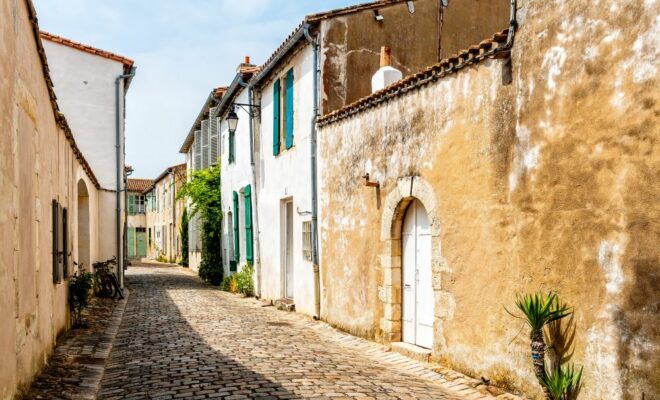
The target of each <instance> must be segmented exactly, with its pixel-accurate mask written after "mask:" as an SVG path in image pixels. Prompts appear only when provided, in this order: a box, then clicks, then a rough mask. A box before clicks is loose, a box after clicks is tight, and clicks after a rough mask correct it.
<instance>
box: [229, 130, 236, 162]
mask: <svg viewBox="0 0 660 400" xmlns="http://www.w3.org/2000/svg"><path fill="white" fill-rule="evenodd" d="M234 135H235V134H234V133H230V134H229V164H233V163H234V160H235V157H236V156H235V152H236V139H235V137H234Z"/></svg>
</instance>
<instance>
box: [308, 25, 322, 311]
mask: <svg viewBox="0 0 660 400" xmlns="http://www.w3.org/2000/svg"><path fill="white" fill-rule="evenodd" d="M309 29H310V25H309V24H305V27H304V34H305V38H306V39H307V40H308V41H309V43H311V45H312V47H313V51H314V61H313V64H312V66H313V67H312V68H313V80H314V89H313V90H314V111H313V113H312V120H311V121H310V123H311V141H310V146H311V157H310V163H311V175H312V176H311V178H312V268H313V270H314V318H316V319H320V318H321V271H320V267H319V251H318V232H319V229H318V198H317V171H316V161H317V155H316V119H317V118H318V114H319V93H318V86H319V67H318V58H319V44H318V35H317V36H314V37H312V35H311V34H310V32H309Z"/></svg>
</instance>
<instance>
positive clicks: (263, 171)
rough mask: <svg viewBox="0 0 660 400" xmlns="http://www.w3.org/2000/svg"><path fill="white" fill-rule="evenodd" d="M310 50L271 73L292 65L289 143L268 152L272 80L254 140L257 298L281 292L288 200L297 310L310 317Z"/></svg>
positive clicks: (279, 295) (283, 71) (263, 97)
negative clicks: (306, 224) (305, 235)
mask: <svg viewBox="0 0 660 400" xmlns="http://www.w3.org/2000/svg"><path fill="white" fill-rule="evenodd" d="M312 64H313V52H312V48H311V46H306V47H305V48H304V49H302V50H301V51H300V52H299V53H298V54H296V55H295V56H294V57H293V58H292V59H291V60H290V61H289V63H288V64H286V65H282V66H281V67H280V69H279V70H276V71H275V74H276V76H283V75H284V74H286V72H287V71H288V70H289V68H291V66H293V68H294V146H293V147H292V148H291V149H289V150H282V151H281V152H280V154H279V155H278V156H273V82H269V83H268V84H267V85H266V86H265V88H264V89H263V92H262V93H261V127H260V138H261V140H260V141H259V159H258V160H257V163H258V166H257V167H258V169H259V182H258V185H257V186H258V187H257V190H258V199H259V204H258V208H259V209H258V211H259V241H260V246H261V270H262V283H261V285H262V288H261V289H262V292H261V293H262V297H263V298H266V299H279V298H282V297H283V296H284V292H283V291H284V286H283V284H282V283H283V279H284V273H283V267H284V263H283V258H282V257H283V252H284V247H283V241H282V239H281V230H282V216H281V210H282V201H283V200H285V199H289V198H290V199H292V200H293V210H294V218H293V242H294V243H293V264H294V300H295V304H296V310H297V311H300V312H303V313H305V314H310V315H313V314H314V312H315V310H314V273H313V270H312V263H311V262H310V261H305V260H304V259H303V255H302V223H303V221H311V214H308V215H301V214H299V213H297V212H296V210H299V211H300V212H301V213H302V212H310V211H311V209H312V204H311V175H310V129H311V120H312V115H313V99H314V93H313V84H314V82H313V67H312Z"/></svg>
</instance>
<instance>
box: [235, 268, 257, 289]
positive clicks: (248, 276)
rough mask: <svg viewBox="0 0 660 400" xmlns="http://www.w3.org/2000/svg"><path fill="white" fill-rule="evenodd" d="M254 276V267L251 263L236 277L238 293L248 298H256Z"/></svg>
mask: <svg viewBox="0 0 660 400" xmlns="http://www.w3.org/2000/svg"><path fill="white" fill-rule="evenodd" d="M253 275H254V267H253V266H252V264H250V263H248V264H247V265H246V266H244V267H243V269H241V271H240V272H238V273H236V274H235V275H234V277H235V279H236V286H237V289H238V293H242V294H244V295H246V296H254V281H253V280H252V276H253Z"/></svg>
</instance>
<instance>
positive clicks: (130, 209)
mask: <svg viewBox="0 0 660 400" xmlns="http://www.w3.org/2000/svg"><path fill="white" fill-rule="evenodd" d="M128 214H129V215H135V195H134V194H129V195H128Z"/></svg>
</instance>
